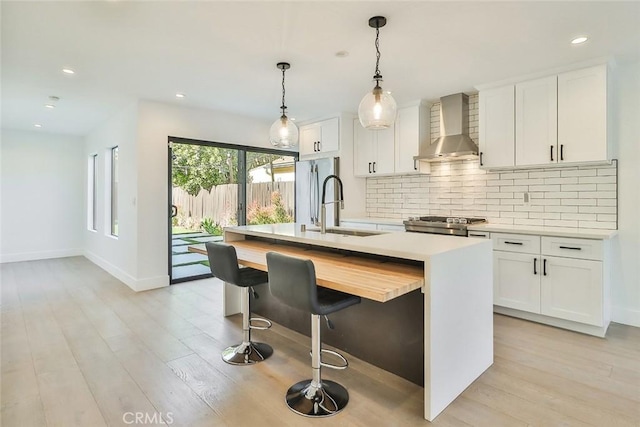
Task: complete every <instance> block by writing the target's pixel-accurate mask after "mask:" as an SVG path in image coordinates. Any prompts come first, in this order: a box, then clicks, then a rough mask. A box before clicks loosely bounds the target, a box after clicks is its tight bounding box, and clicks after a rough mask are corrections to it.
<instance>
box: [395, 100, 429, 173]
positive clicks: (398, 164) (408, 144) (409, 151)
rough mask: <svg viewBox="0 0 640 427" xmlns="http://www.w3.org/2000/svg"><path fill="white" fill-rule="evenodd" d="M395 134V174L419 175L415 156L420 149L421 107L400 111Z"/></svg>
mask: <svg viewBox="0 0 640 427" xmlns="http://www.w3.org/2000/svg"><path fill="white" fill-rule="evenodd" d="M425 119H427V118H425ZM427 120H428V119H427ZM395 132H396V135H395V144H396V152H395V168H394V170H395V172H396V173H398V174H410V173H417V172H418V165H417V162H416V161H415V160H413V156H417V155H418V150H419V148H420V137H421V135H420V106H415V107H407V108H401V109H399V110H398V117H397V118H396V122H395Z"/></svg>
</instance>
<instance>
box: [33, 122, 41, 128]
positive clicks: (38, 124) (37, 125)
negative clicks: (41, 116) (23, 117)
mask: <svg viewBox="0 0 640 427" xmlns="http://www.w3.org/2000/svg"><path fill="white" fill-rule="evenodd" d="M33 127H36V128H41V127H42V125H41V124H40V123H36V124H34V125H33Z"/></svg>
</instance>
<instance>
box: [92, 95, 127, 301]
mask: <svg viewBox="0 0 640 427" xmlns="http://www.w3.org/2000/svg"><path fill="white" fill-rule="evenodd" d="M137 116H138V104H137V103H134V104H132V105H130V106H129V107H127V108H125V109H124V110H123V111H121V112H120V113H118V114H117V115H115V116H114V117H112V118H111V119H109V120H108V121H107V122H106V123H104V124H103V125H102V126H100V127H99V128H98V129H96V130H94V131H93V132H91V133H90V134H89V135H88V136H87V138H86V144H85V150H84V151H83V152H82V156H83V157H84V158H83V159H82V161H81V164H82V165H84V169H83V171H84V176H83V179H82V182H83V183H84V197H83V198H82V199H83V200H84V202H83V205H82V210H81V212H82V213H83V217H82V218H83V219H82V222H81V226H82V229H83V230H84V243H85V256H86V257H87V258H88V259H90V260H91V261H93V262H94V263H96V264H97V265H99V266H100V267H102V268H103V269H105V270H106V271H108V272H109V273H111V274H112V275H113V276H115V277H117V278H118V279H119V280H121V281H122V282H124V283H126V284H127V285H129V286H130V287H131V288H132V289H134V290H138V288H139V285H138V282H139V273H138V258H137V257H138V254H137V247H138V238H137V236H138V230H137V209H136V197H137V194H136V185H137V182H138V169H137V160H136V159H137V156H138V154H137V153H138V148H137V144H136V137H137V127H138V122H137ZM116 145H117V146H118V156H119V160H118V165H119V168H120V170H119V188H118V192H119V194H118V196H119V197H118V199H119V200H118V234H119V236H118V238H114V237H112V236H110V231H111V224H110V222H109V218H108V216H107V215H106V214H105V213H106V212H107V209H110V205H109V200H110V199H109V196H108V195H107V194H105V180H106V178H107V177H108V174H107V173H106V170H105V166H106V165H107V163H106V160H107V159H108V158H109V157H110V148H111V147H114V146H116ZM91 154H97V155H98V158H97V162H96V163H97V164H96V169H97V179H98V182H97V195H96V197H97V218H96V231H90V230H88V227H87V221H86V205H87V203H86V200H87V197H86V195H87V157H88V156H89V155H91Z"/></svg>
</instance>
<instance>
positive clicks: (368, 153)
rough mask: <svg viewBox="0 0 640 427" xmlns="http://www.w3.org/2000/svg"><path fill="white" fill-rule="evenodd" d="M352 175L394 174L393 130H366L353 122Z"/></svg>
mask: <svg viewBox="0 0 640 427" xmlns="http://www.w3.org/2000/svg"><path fill="white" fill-rule="evenodd" d="M353 139H354V143H353V150H354V152H353V159H354V165H353V169H354V170H353V174H354V175H355V176H373V175H390V174H393V173H394V156H395V153H394V151H395V146H394V128H393V127H391V128H389V129H384V130H375V131H373V130H367V129H365V128H363V127H362V125H361V124H360V120H358V119H354V120H353Z"/></svg>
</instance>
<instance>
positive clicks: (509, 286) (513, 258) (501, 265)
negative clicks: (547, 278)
mask: <svg viewBox="0 0 640 427" xmlns="http://www.w3.org/2000/svg"><path fill="white" fill-rule="evenodd" d="M539 259H540V257H539V256H536V255H531V254H522V253H515V252H504V251H494V252H493V277H494V280H493V303H494V304H496V305H500V306H503V307H510V308H514V309H516V310H522V311H529V312H532V313H540V276H539V275H538V271H539V269H538V265H537V263H538V261H539ZM534 270H535V271H534Z"/></svg>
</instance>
